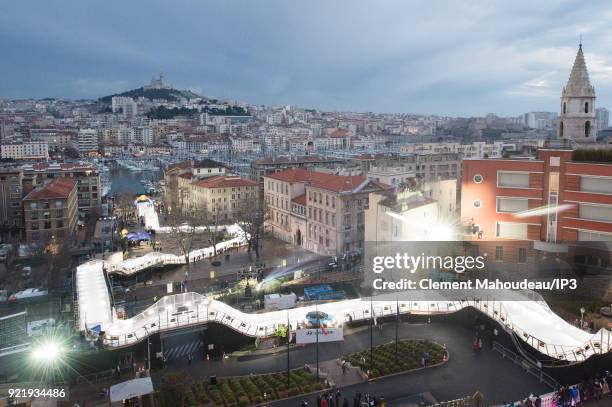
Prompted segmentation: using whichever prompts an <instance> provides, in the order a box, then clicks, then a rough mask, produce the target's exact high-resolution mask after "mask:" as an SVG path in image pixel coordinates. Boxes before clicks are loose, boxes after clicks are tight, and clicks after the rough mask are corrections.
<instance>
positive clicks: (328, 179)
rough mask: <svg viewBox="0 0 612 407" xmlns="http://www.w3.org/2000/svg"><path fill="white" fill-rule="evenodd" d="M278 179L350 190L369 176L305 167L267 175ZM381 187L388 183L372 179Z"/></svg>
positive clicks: (340, 190) (319, 186)
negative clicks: (318, 170) (340, 173)
mask: <svg viewBox="0 0 612 407" xmlns="http://www.w3.org/2000/svg"><path fill="white" fill-rule="evenodd" d="M266 177H267V178H272V179H275V180H278V181H283V182H289V183H296V182H308V183H309V184H310V185H312V186H313V187H315V188H322V189H327V190H330V191H335V192H348V191H352V190H354V189H355V188H357V187H359V186H360V185H361V184H363V183H364V182H365V181H366V180H367V178H366V177H361V176H344V175H334V174H327V173H324V172H316V171H309V170H307V169H305V168H289V169H287V170H285V171H281V172H277V173H274V174H270V175H267V176H266ZM371 182H372V183H373V184H375V185H377V186H379V187H380V188H383V189H386V187H387V185H384V184H382V183H380V182H376V181H371Z"/></svg>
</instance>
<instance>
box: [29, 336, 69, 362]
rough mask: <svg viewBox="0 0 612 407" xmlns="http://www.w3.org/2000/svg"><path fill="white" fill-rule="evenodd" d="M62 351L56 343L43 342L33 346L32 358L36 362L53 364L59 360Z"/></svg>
mask: <svg viewBox="0 0 612 407" xmlns="http://www.w3.org/2000/svg"><path fill="white" fill-rule="evenodd" d="M62 351H63V350H62V347H61V345H60V344H59V343H57V342H54V341H48V342H43V343H39V344H37V345H35V347H34V349H33V350H32V358H33V359H34V360H35V361H37V362H43V363H53V362H56V361H58V360H59V359H60V358H61V356H62Z"/></svg>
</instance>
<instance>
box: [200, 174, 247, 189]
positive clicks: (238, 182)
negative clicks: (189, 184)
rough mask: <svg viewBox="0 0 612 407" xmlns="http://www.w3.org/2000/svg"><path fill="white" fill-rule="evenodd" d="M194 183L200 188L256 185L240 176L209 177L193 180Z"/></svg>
mask: <svg viewBox="0 0 612 407" xmlns="http://www.w3.org/2000/svg"><path fill="white" fill-rule="evenodd" d="M193 184H194V185H197V186H199V187H202V188H238V187H256V186H257V185H259V184H257V182H255V181H251V180H248V179H244V178H240V177H224V176H217V177H210V178H205V179H201V180H198V181H194V183H193Z"/></svg>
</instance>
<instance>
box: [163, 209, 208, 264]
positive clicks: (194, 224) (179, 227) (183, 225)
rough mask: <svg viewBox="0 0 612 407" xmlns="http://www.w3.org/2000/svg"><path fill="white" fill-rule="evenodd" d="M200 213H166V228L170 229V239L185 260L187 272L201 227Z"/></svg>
mask: <svg viewBox="0 0 612 407" xmlns="http://www.w3.org/2000/svg"><path fill="white" fill-rule="evenodd" d="M197 212H198V211H195V210H193V211H179V210H174V211H172V212H170V213H166V216H165V219H166V226H168V227H169V228H170V237H171V238H172V240H173V241H174V242H175V243H176V245H177V246H178V249H179V252H180V255H181V256H183V257H184V258H185V264H187V270H188V271H189V267H190V262H189V253H191V250H192V248H193V239H194V237H195V234H196V231H197V228H198V226H200V222H201V219H200V216H198V213H197Z"/></svg>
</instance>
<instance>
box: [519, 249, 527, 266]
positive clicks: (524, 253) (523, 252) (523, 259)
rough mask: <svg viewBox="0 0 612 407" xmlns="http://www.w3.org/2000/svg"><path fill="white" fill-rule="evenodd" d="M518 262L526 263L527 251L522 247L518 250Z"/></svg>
mask: <svg viewBox="0 0 612 407" xmlns="http://www.w3.org/2000/svg"><path fill="white" fill-rule="evenodd" d="M518 262H519V263H527V249H526V248H524V247H521V248H519V250H518Z"/></svg>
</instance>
